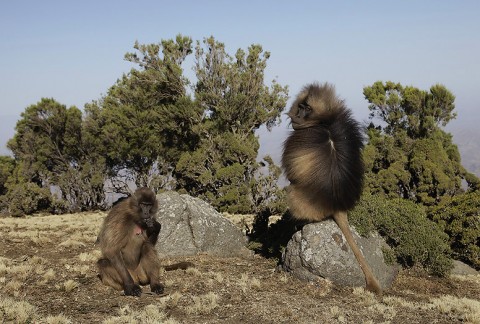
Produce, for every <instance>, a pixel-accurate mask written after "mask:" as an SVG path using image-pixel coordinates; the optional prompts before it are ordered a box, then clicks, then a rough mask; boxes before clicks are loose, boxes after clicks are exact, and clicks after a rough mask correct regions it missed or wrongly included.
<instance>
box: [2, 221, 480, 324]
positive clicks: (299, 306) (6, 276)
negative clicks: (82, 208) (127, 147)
mask: <svg viewBox="0 0 480 324" xmlns="http://www.w3.org/2000/svg"><path fill="white" fill-rule="evenodd" d="M103 217H104V214H101V213H96V214H73V215H62V216H42V217H29V218H22V219H19V218H0V225H1V227H0V322H2V321H5V322H8V321H19V319H23V318H24V317H22V316H23V315H22V314H20V312H21V310H20V307H19V305H20V304H19V303H20V302H21V301H26V302H27V303H28V304H29V305H32V306H33V308H32V309H33V310H25V311H24V312H25V313H26V315H24V316H26V317H27V320H28V321H33V322H47V319H49V318H50V319H51V318H52V317H56V319H57V323H63V322H65V323H66V322H68V321H71V322H73V323H99V322H105V323H121V322H128V321H130V322H152V323H154V322H162V321H163V322H168V323H177V322H178V323H255V324H258V323H294V322H298V323H383V322H390V323H406V322H411V323H430V322H435V323H455V322H471V323H480V313H479V312H480V299H479V298H480V297H479V296H480V278H479V276H464V277H461V276H456V277H454V278H435V277H429V276H428V275H425V274H424V273H422V272H421V271H417V270H409V271H402V272H401V273H400V275H399V276H398V278H397V279H396V281H395V283H394V285H393V287H392V288H391V289H389V290H387V291H385V293H384V295H383V297H382V298H377V297H375V296H373V295H372V294H370V293H368V292H365V291H364V290H363V289H359V288H341V287H337V286H334V285H332V284H331V283H329V282H328V281H326V280H319V281H318V282H310V283H306V282H302V281H299V280H297V279H295V278H292V277H290V276H289V275H288V274H285V273H279V272H276V271H275V268H276V263H275V261H274V260H272V259H265V258H263V257H261V256H258V255H255V256H253V257H252V258H249V259H242V258H213V257H210V256H207V255H199V256H196V257H190V258H182V259H174V258H172V259H164V260H163V262H164V263H165V264H171V263H174V262H177V261H184V260H186V261H191V262H193V263H194V264H195V268H193V269H188V270H176V271H170V272H164V273H163V280H164V283H165V286H166V289H165V294H164V295H162V296H158V295H154V294H151V293H150V289H149V287H148V286H147V287H143V292H144V294H142V296H141V297H140V298H136V297H129V296H123V295H122V292H118V291H114V290H113V289H111V288H108V287H105V286H103V285H102V284H101V283H100V281H99V280H98V278H97V272H96V268H95V261H96V259H97V258H98V255H99V251H98V250H97V249H96V247H95V245H94V242H95V238H96V234H97V232H98V229H99V226H100V223H101V220H102V218H103ZM22 307H23V306H22ZM28 312H30V313H28ZM60 319H63V322H62V320H60Z"/></svg>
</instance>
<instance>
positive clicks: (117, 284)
mask: <svg viewBox="0 0 480 324" xmlns="http://www.w3.org/2000/svg"><path fill="white" fill-rule="evenodd" d="M157 209H158V202H157V199H156V197H155V194H154V193H153V191H152V190H150V189H148V188H140V189H137V191H135V194H134V195H133V196H132V197H129V198H128V199H125V200H123V201H121V202H120V203H118V204H117V205H115V206H114V207H113V209H112V210H111V211H110V212H109V213H108V215H107V217H106V218H105V220H104V222H103V226H102V229H101V230H100V234H99V236H98V240H97V241H98V243H99V244H100V249H101V251H102V258H101V259H100V260H98V262H97V266H98V269H99V272H100V274H99V276H100V279H101V280H102V282H103V283H104V284H105V285H108V286H111V287H113V288H115V289H117V290H122V289H123V290H124V292H125V295H131V296H140V294H141V292H142V290H141V288H140V286H139V285H147V284H150V288H151V291H152V292H155V293H157V294H161V293H163V290H164V286H163V285H162V284H161V283H160V277H159V276H160V260H159V258H158V256H157V253H156V251H155V249H154V245H155V243H156V242H157V238H158V234H159V232H160V228H161V226H160V224H159V223H158V222H157V221H156V220H155V214H156V212H157Z"/></svg>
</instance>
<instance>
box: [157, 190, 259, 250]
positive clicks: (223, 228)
mask: <svg viewBox="0 0 480 324" xmlns="http://www.w3.org/2000/svg"><path fill="white" fill-rule="evenodd" d="M157 200H158V204H159V208H158V212H157V219H158V221H159V222H160V224H161V225H162V229H161V231H160V235H159V236H158V241H157V244H156V246H155V247H156V250H157V251H158V253H159V255H160V257H165V256H188V255H196V254H199V253H205V254H210V255H215V256H221V257H230V256H246V255H250V254H251V252H250V251H249V250H248V249H247V248H246V242H247V240H246V237H245V236H244V235H243V233H242V232H241V230H240V229H239V228H237V227H236V226H235V225H234V224H233V223H232V222H231V221H230V220H228V219H226V218H225V217H223V216H222V215H221V214H220V213H218V212H217V211H216V210H215V209H214V208H213V207H212V206H210V205H209V204H207V203H206V202H204V201H203V200H201V199H198V198H194V197H191V196H189V195H180V194H179V193H177V192H173V191H169V192H164V193H161V194H159V195H157Z"/></svg>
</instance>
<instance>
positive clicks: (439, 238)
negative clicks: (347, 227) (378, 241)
mask: <svg viewBox="0 0 480 324" xmlns="http://www.w3.org/2000/svg"><path fill="white" fill-rule="evenodd" d="M349 219H350V222H351V224H352V225H354V226H355V228H357V230H358V232H359V233H360V234H362V235H367V234H368V233H371V232H374V231H377V232H378V233H380V235H382V236H383V237H384V238H385V239H386V242H387V244H388V245H389V246H390V247H391V248H392V249H393V253H394V255H395V257H396V259H397V261H398V262H399V263H400V264H401V265H402V266H404V267H412V266H414V265H421V266H423V267H424V268H425V269H426V270H427V271H428V272H429V273H431V274H433V275H438V276H443V275H446V274H447V273H448V272H449V270H451V268H452V260H451V259H450V257H449V255H450V248H449V245H448V236H447V234H445V233H444V232H443V231H442V229H441V228H440V227H439V226H438V225H437V224H436V223H435V222H432V221H431V220H429V219H428V218H427V214H426V211H425V208H424V207H422V206H421V205H418V204H415V203H413V202H411V201H409V200H405V199H400V198H397V199H386V198H384V197H381V196H378V195H376V196H373V195H368V194H367V195H364V196H363V197H362V199H361V200H360V202H359V204H358V205H357V206H356V207H355V209H354V210H353V211H352V212H350V214H349Z"/></svg>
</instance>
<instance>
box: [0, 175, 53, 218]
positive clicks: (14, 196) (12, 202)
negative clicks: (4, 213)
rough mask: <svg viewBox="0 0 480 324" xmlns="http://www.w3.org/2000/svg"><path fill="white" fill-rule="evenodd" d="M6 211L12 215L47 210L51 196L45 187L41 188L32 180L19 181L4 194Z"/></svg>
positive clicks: (50, 203) (50, 202)
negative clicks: (6, 203)
mask: <svg viewBox="0 0 480 324" xmlns="http://www.w3.org/2000/svg"><path fill="white" fill-rule="evenodd" d="M6 201H8V211H9V213H10V214H11V215H12V216H22V215H29V214H33V213H35V212H38V211H49V210H50V207H51V205H52V196H51V195H50V191H49V190H48V189H47V188H41V187H39V186H38V185H37V184H35V183H33V182H26V183H19V184H16V185H14V186H12V187H11V189H10V191H9V192H8V194H7V195H6Z"/></svg>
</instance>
